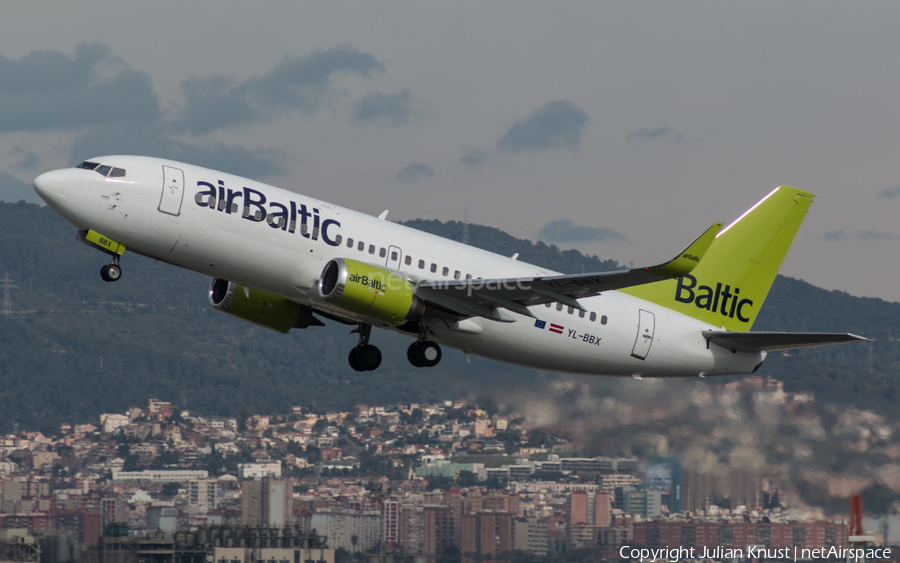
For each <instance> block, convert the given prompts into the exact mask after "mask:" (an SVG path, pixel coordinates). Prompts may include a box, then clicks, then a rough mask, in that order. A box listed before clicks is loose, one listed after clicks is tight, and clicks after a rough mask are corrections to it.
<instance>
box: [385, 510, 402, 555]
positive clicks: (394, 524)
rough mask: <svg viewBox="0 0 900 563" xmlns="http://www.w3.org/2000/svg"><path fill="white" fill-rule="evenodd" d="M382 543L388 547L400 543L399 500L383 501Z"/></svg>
mask: <svg viewBox="0 0 900 563" xmlns="http://www.w3.org/2000/svg"><path fill="white" fill-rule="evenodd" d="M382 506H383V507H384V512H383V515H384V540H383V541H384V545H385V547H390V546H394V545H397V544H398V543H400V501H398V500H394V499H389V500H386V501H384V503H383V505H382Z"/></svg>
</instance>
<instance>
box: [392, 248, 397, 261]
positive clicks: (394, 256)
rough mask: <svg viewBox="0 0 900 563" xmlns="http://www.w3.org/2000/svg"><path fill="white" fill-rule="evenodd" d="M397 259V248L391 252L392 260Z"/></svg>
mask: <svg viewBox="0 0 900 563" xmlns="http://www.w3.org/2000/svg"><path fill="white" fill-rule="evenodd" d="M396 259H397V251H396V250H395V251H393V252H391V260H396Z"/></svg>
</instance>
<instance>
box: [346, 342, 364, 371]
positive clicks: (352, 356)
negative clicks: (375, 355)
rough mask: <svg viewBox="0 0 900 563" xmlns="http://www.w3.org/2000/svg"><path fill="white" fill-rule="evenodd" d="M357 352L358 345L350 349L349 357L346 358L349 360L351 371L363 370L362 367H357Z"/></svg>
mask: <svg viewBox="0 0 900 563" xmlns="http://www.w3.org/2000/svg"><path fill="white" fill-rule="evenodd" d="M357 352H359V347H358V346H357V347H356V348H351V349H350V357H349V358H348V359H349V360H350V367H352V368H353V371H363V369H362V368H361V367H359V362H358V361H357V359H356V354H357Z"/></svg>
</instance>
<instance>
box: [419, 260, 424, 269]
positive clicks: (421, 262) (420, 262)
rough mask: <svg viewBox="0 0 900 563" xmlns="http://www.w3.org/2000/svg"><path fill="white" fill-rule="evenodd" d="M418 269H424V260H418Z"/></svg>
mask: <svg viewBox="0 0 900 563" xmlns="http://www.w3.org/2000/svg"><path fill="white" fill-rule="evenodd" d="M419 269H420V270H424V269H425V261H424V260H419Z"/></svg>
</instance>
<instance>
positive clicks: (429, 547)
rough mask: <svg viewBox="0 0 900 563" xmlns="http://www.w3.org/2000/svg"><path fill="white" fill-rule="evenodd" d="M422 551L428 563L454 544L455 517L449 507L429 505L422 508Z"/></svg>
mask: <svg viewBox="0 0 900 563" xmlns="http://www.w3.org/2000/svg"><path fill="white" fill-rule="evenodd" d="M422 516H423V529H422V536H423V537H422V544H423V545H422V551H423V554H424V555H425V560H426V561H427V562H428V563H434V562H435V561H436V560H437V558H438V556H440V555H441V554H442V553H444V551H445V550H446V549H447V548H448V547H449V546H451V545H453V544H454V542H453V537H454V533H453V532H454V530H453V515H452V513H451V511H450V507H449V506H438V505H428V504H426V505H425V506H423V507H422Z"/></svg>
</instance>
